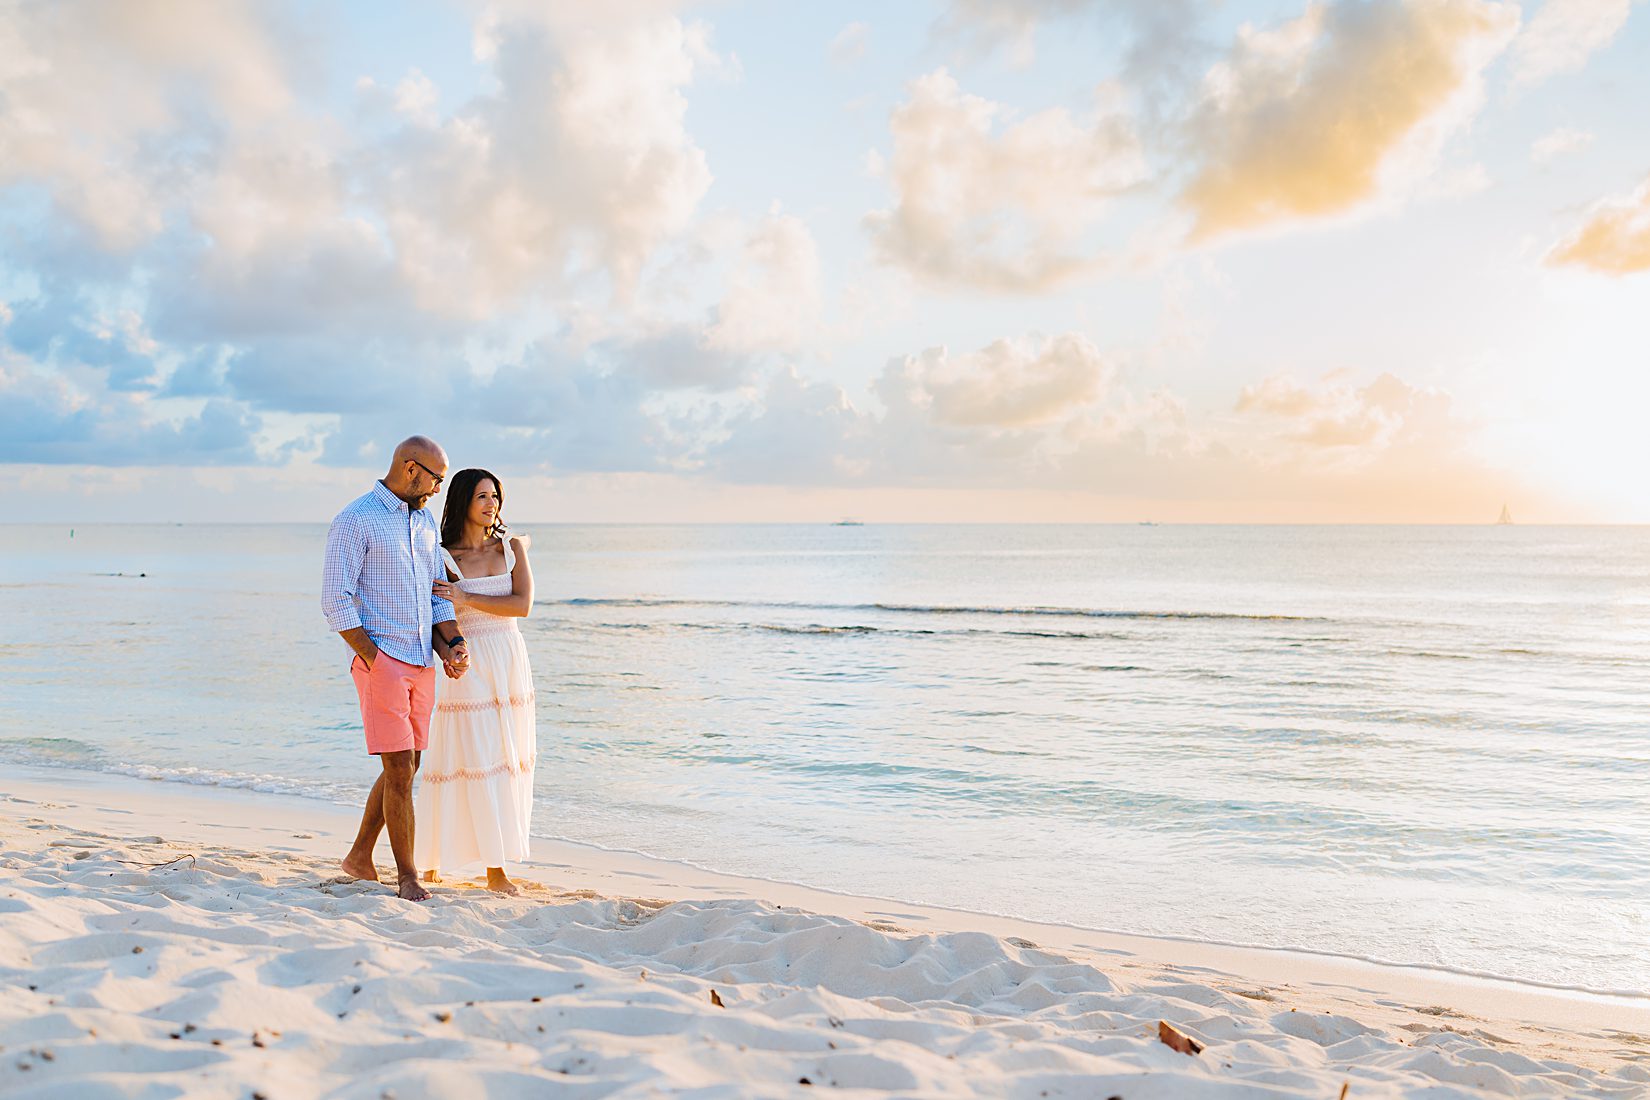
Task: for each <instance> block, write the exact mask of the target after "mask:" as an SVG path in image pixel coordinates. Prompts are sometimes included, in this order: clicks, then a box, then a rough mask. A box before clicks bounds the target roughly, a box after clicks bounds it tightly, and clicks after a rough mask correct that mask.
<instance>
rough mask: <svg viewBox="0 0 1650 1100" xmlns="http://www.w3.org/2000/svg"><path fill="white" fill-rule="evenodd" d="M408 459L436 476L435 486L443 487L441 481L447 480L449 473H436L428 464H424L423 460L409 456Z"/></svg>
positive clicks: (432, 475)
mask: <svg viewBox="0 0 1650 1100" xmlns="http://www.w3.org/2000/svg"><path fill="white" fill-rule="evenodd" d="M407 461H408V462H411V463H412V464H413V465H414V466H417V467H418V468H419V469H420V470H423V471H424V472H425V473H427V474H429V475H430V476H431V477H433V478H435V487H436V488H437V489H439V488H441V483H442V482H443V481H446V480H447V475H446V474H438V473H436V472H435V471H434V470H432V469H430V468H429V467H428V466H426V465H424V464H423V463H422V462H420V461H418V459H416V458H409V459H407Z"/></svg>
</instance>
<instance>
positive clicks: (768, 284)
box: [706, 206, 820, 353]
mask: <svg viewBox="0 0 1650 1100" xmlns="http://www.w3.org/2000/svg"><path fill="white" fill-rule="evenodd" d="M819 299H820V290H819V252H818V249H817V248H816V247H815V245H814V238H813V234H812V233H810V232H809V231H808V227H807V225H806V224H804V223H803V222H802V220H801V219H799V218H796V217H792V216H790V215H788V214H783V213H781V212H780V210H779V208H778V207H777V206H775V207H774V208H773V209H772V210H770V211H769V212H768V215H767V217H766V218H764V219H763V220H762V222H761V223H759V224H758V225H757V226H756V227H755V228H754V229H753V230H752V231H751V232H750V234H749V235H748V236H747V237H746V239H745V241H744V244H743V247H742V248H741V250H740V254H739V257H738V260H737V261H736V263H735V265H734V270H733V273H732V275H731V276H730V277H729V283H728V289H727V292H726V294H724V295H723V298H722V301H721V303H720V304H719V305H718V307H717V311H716V320H715V322H714V323H712V325H711V326H710V329H709V331H708V332H707V333H706V341H707V342H708V343H709V345H710V346H711V347H714V348H717V349H720V350H725V351H732V352H743V353H752V352H761V351H793V350H796V349H798V348H800V347H801V346H802V345H803V344H804V342H805V341H806V340H807V339H808V337H809V336H810V335H812V334H813V333H814V331H815V330H816V329H817V327H818V324H819V306H820V301H819Z"/></svg>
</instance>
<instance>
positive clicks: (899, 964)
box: [0, 766, 1650, 1100]
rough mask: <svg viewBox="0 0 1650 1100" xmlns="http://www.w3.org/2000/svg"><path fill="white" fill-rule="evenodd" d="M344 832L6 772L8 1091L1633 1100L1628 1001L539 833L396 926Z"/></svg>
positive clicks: (2, 927)
mask: <svg viewBox="0 0 1650 1100" xmlns="http://www.w3.org/2000/svg"><path fill="white" fill-rule="evenodd" d="M354 826H355V820H354V816H353V814H352V813H351V812H350V811H349V810H348V809H347V808H343V807H335V806H331V805H328V804H325V803H321V802H318V801H310V800H306V799H297V798H289V797H282V796H275V795H264V794H257V793H253V792H247V791H238V790H234V791H231V790H221V789H216V788H193V787H188V786H185V785H182V784H176V783H164V784H163V783H154V782H145V781H142V780H135V779H130V778H125V777H117V776H109V775H102V774H97V773H90V772H77V771H69V770H55V769H35V768H24V767H17V766H6V767H4V768H0V847H3V854H0V987H3V989H4V993H5V995H4V997H3V998H0V1094H3V1095H5V1096H8V1097H18V1098H24V1097H28V1098H39V1097H65V1098H67V1097H74V1098H83V1097H163V1096H165V1097H173V1096H177V1097H220V1096H237V1097H265V1098H267V1100H290V1098H298V1097H319V1096H326V1097H362V1098H387V1097H395V1098H398V1100H411V1098H415V1097H449V1096H450V1097H462V1098H464V1100H479V1098H482V1097H488V1098H492V1097H515V1096H524V1097H525V1096H545V1095H564V1094H565V1095H581V1096H583V1095H590V1096H642V1095H657V1094H692V1095H704V1096H780V1095H804V1094H811V1093H804V1092H803V1090H804V1089H821V1088H829V1089H834V1090H848V1091H849V1092H850V1093H851V1094H855V1095H878V1094H891V1095H900V1096H1014V1097H1038V1098H1040V1097H1056V1096H1081V1097H1112V1096H1117V1097H1124V1098H1127V1100H1150V1098H1153V1097H1189V1098H1204V1097H1208V1098H1214V1097H1260V1096H1291V1097H1318V1098H1333V1097H1337V1096H1341V1095H1343V1094H1344V1095H1345V1096H1347V1097H1358V1098H1364V1097H1393V1096H1426V1097H1452V1096H1461V1097H1466V1096H1519V1097H1526V1096H1612V1097H1625V1096H1640V1095H1650V1038H1647V1036H1650V1001H1646V1000H1644V999H1638V998H1626V997H1602V996H1593V995H1584V994H1572V993H1567V992H1562V991H1547V990H1542V989H1539V988H1534V987H1527V986H1522V985H1517V984H1513V983H1506V982H1497V981H1490V980H1483V979H1473V978H1465V977H1459V976H1454V975H1449V974H1441V973H1437V972H1431V971H1425V970H1417V969H1413V968H1395V967H1384V966H1378V965H1374V964H1366V963H1360V962H1356V961H1352V960H1344V959H1335V958H1330V957H1316V956H1309V955H1302V954H1291V953H1282V952H1269V951H1259V950H1246V949H1239V948H1230V947H1220V946H1215V945H1208V944H1198V943H1193V942H1181V941H1174V940H1161V939H1146V938H1140V937H1129V936H1119V935H1113V934H1102V933H1096V932H1092V931H1085V930H1082V929H1077V928H1065V927H1060V926H1052V925H1039V924H1030V923H1026V922H1016V921H1012V920H1008V919H1004V918H996V917H987V916H979V915H973V914H967V913H959V912H954V911H949V910H943V909H930V908H924V907H920V906H908V905H903V904H890V903H885V902H879V901H876V900H874V899H868V898H854V897H847V896H842V895H836V894H827V893H822V892H818V891H811V890H808V889H805V888H802V887H796V886H788V885H783V884H778V883H768V882H760V881H755V880H743V879H736V878H731V877H727V876H720V875H714V874H710V873H707V872H703V871H700V870H696V869H694V868H691V867H688V866H685V865H680V864H672V863H667V862H662V861H657V860H650V859H646V858H644V857H640V856H631V855H623V854H616V853H611V852H605V851H601V850H597V849H593V848H588V847H583V846H579V845H573V844H562V843H547V842H538V843H536V845H535V850H534V860H533V861H532V862H531V863H530V864H528V865H526V866H524V867H523V868H522V872H521V879H522V880H524V881H525V882H527V883H529V884H531V885H530V887H529V890H528V892H527V894H526V896H524V897H522V898H519V899H504V898H499V897H496V896H493V895H491V894H488V893H486V892H485V891H482V890H479V889H477V888H476V885H475V882H473V881H450V882H447V883H444V884H442V885H441V886H439V887H437V888H436V890H435V896H434V898H433V899H432V900H431V901H430V902H428V903H425V904H421V905H414V904H409V903H405V902H401V901H399V900H397V899H395V898H394V897H392V896H391V895H390V892H389V890H388V889H387V888H385V887H378V886H374V885H372V884H369V883H357V882H352V881H348V880H347V879H345V878H343V877H341V876H340V875H338V874H337V873H336V871H335V868H336V863H335V860H336V858H337V857H338V856H339V855H340V854H341V853H342V852H343V850H344V848H345V846H346V844H347V842H348V839H349V837H350V836H352V835H353V831H354ZM387 859H388V852H387V850H385V851H383V852H382V853H381V857H380V864H381V866H384V865H385V864H386V863H387ZM1325 904H1333V899H1326V902H1325ZM1485 919H1486V920H1492V919H1493V914H1485ZM1554 934H1555V935H1562V930H1561V929H1555V930H1554ZM1160 1022H1167V1023H1168V1024H1170V1025H1172V1026H1173V1027H1174V1028H1177V1029H1179V1031H1180V1032H1182V1033H1184V1034H1185V1035H1187V1036H1190V1037H1191V1038H1192V1039H1194V1040H1196V1042H1197V1043H1200V1044H1202V1045H1203V1048H1204V1049H1203V1050H1202V1051H1201V1053H1197V1054H1184V1053H1178V1052H1176V1051H1175V1050H1172V1049H1170V1047H1169V1046H1166V1045H1164V1043H1162V1042H1160V1041H1159V1028H1160ZM1343 1089H1344V1093H1343Z"/></svg>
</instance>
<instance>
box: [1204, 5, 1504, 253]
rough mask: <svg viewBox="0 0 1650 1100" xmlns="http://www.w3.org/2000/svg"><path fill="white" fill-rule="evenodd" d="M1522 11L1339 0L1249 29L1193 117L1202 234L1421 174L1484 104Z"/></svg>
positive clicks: (1348, 203)
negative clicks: (1491, 71)
mask: <svg viewBox="0 0 1650 1100" xmlns="http://www.w3.org/2000/svg"><path fill="white" fill-rule="evenodd" d="M1518 18H1519V15H1518V9H1517V8H1516V7H1515V6H1513V5H1511V4H1507V3H1492V2H1488V0H1371V2H1367V3H1366V2H1352V0H1340V2H1337V3H1333V4H1314V5H1312V6H1311V7H1309V8H1308V9H1307V11H1306V13H1305V14H1304V15H1302V16H1300V17H1299V18H1298V19H1295V20H1293V21H1291V22H1289V23H1286V24H1283V25H1282V26H1279V27H1276V28H1273V29H1268V30H1261V29H1256V28H1252V27H1245V28H1244V29H1243V31H1242V32H1241V33H1240V34H1239V37H1238V41H1237V43H1236V45H1235V46H1234V47H1233V49H1232V51H1231V54H1230V55H1229V56H1228V57H1227V58H1226V60H1224V61H1222V62H1221V63H1220V64H1218V65H1216V66H1215V67H1214V68H1213V69H1212V70H1210V72H1209V74H1208V76H1207V79H1206V81H1205V87H1204V95H1203V101H1202V104H1201V105H1200V107H1199V108H1198V110H1197V112H1196V114H1195V116H1194V118H1193V120H1192V123H1191V132H1192V136H1193V140H1194V141H1195V143H1196V153H1197V156H1198V160H1199V164H1198V167H1197V169H1196V171H1195V172H1194V174H1193V176H1192V178H1191V180H1190V181H1189V182H1188V184H1187V185H1186V188H1185V190H1184V192H1183V193H1182V196H1181V198H1182V201H1183V202H1184V203H1185V204H1186V205H1187V207H1188V208H1189V209H1190V210H1191V211H1192V213H1193V214H1194V216H1195V218H1196V227H1195V230H1194V235H1195V236H1198V237H1209V236H1213V235H1216V234H1219V233H1223V232H1227V231H1231V230H1238V229H1247V228H1254V227H1258V226H1262V225H1266V224H1269V223H1273V222H1279V221H1284V220H1289V219H1297V218H1310V217H1321V216H1326V215H1333V214H1340V213H1343V212H1346V211H1350V210H1353V209H1355V208H1357V207H1359V206H1361V205H1363V204H1365V203H1367V202H1370V201H1371V200H1374V199H1376V198H1377V197H1379V196H1380V195H1381V194H1382V193H1383V192H1385V191H1388V190H1392V189H1397V188H1401V187H1402V186H1404V185H1406V184H1411V183H1413V182H1414V181H1415V180H1416V179H1417V178H1419V177H1421V176H1422V175H1424V174H1425V173H1426V172H1427V171H1428V170H1429V169H1430V167H1431V166H1432V163H1433V161H1434V160H1435V158H1436V154H1437V152H1438V150H1439V148H1440V146H1441V145H1442V143H1443V141H1444V140H1445V139H1446V138H1447V137H1448V136H1449V135H1450V134H1451V133H1453V132H1455V131H1457V130H1458V129H1460V128H1461V127H1462V126H1463V125H1464V124H1465V123H1466V122H1467V121H1468V120H1469V119H1470V118H1471V117H1472V115H1473V114H1474V113H1475V112H1476V110H1477V109H1478V106H1479V105H1480V103H1481V101H1482V98H1483V93H1482V83H1483V81H1482V77H1483V72H1484V69H1485V68H1486V67H1487V66H1488V65H1489V63H1490V62H1491V61H1492V60H1493V59H1494V58H1495V57H1496V56H1497V55H1498V54H1499V53H1501V51H1502V50H1503V49H1504V48H1505V47H1506V44H1507V42H1508V41H1509V40H1510V39H1511V37H1512V35H1513V33H1514V31H1515V30H1516V28H1517V26H1518Z"/></svg>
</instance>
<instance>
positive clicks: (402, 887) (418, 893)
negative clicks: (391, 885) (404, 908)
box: [395, 874, 430, 901]
mask: <svg viewBox="0 0 1650 1100" xmlns="http://www.w3.org/2000/svg"><path fill="white" fill-rule="evenodd" d="M397 882H398V886H397V887H396V891H395V896H396V897H398V898H400V899H401V900H402V901H427V900H429V897H430V892H429V891H428V890H426V889H424V887H422V886H420V885H418V875H417V874H411V875H401V876H400V877H399V878H398V879H397Z"/></svg>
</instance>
